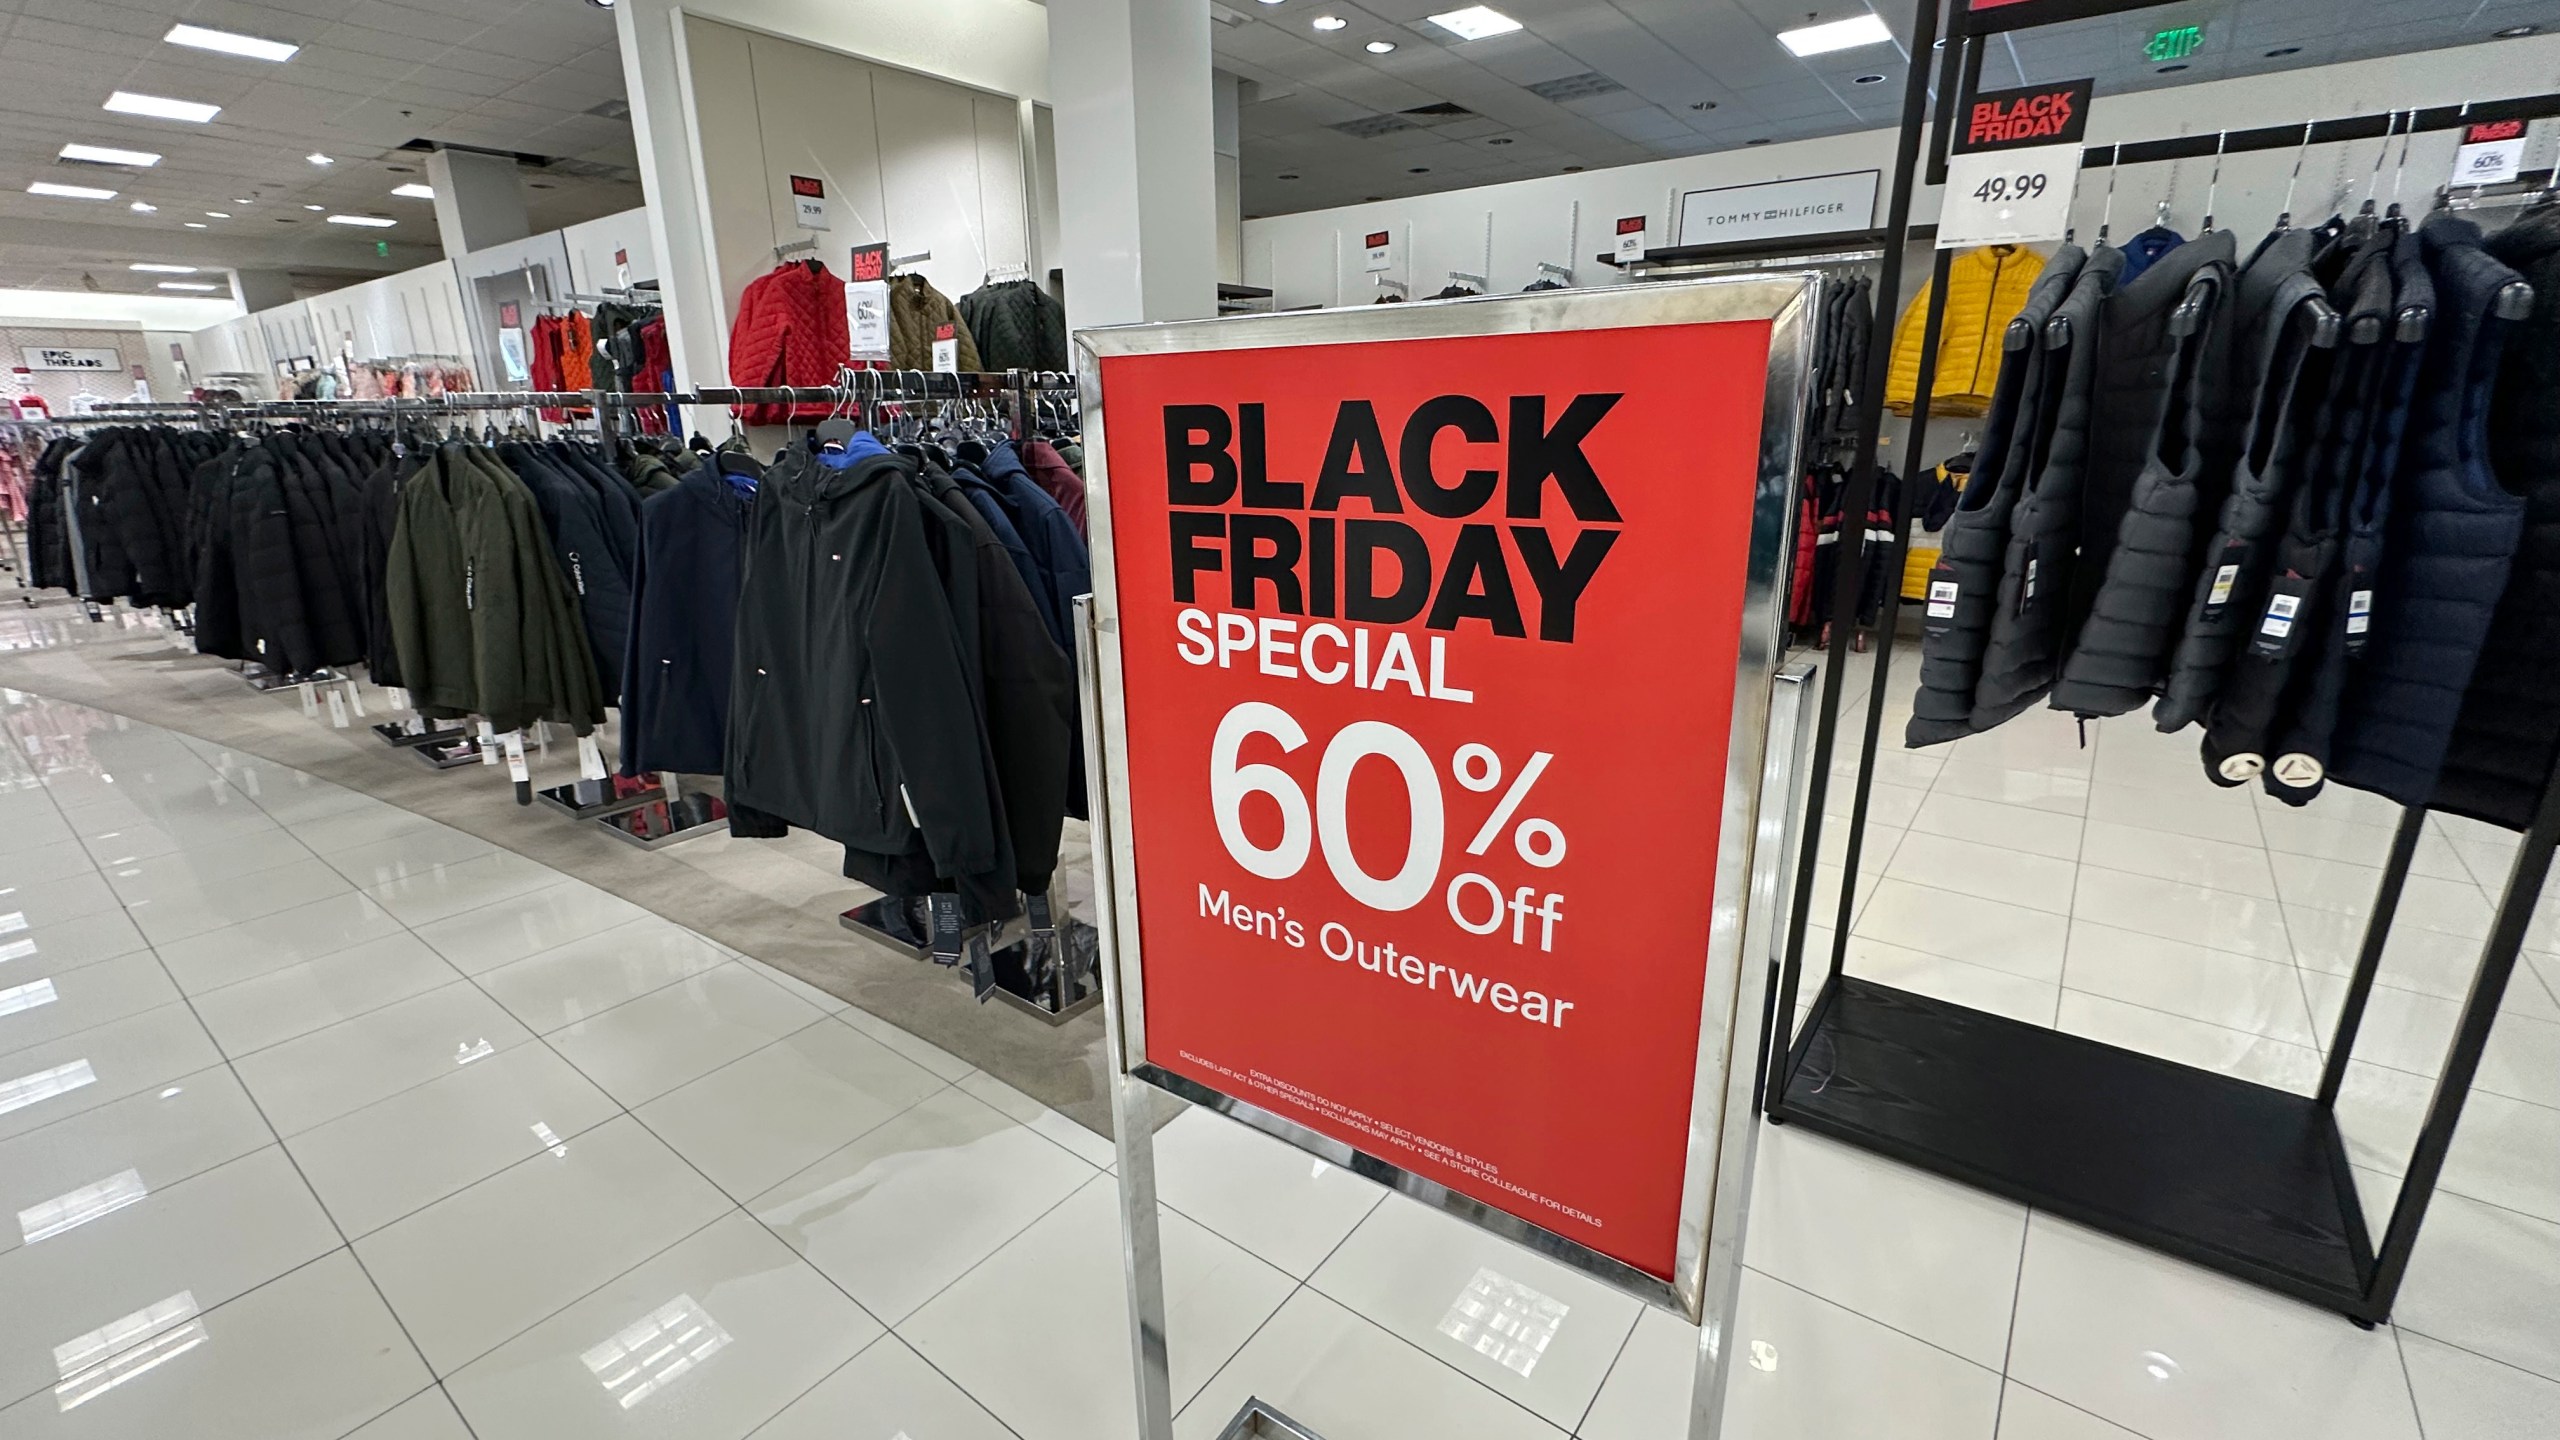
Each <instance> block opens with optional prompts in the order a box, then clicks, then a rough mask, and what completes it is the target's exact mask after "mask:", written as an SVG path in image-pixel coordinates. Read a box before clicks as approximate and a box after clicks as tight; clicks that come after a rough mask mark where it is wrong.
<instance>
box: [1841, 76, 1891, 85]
mask: <svg viewBox="0 0 2560 1440" xmlns="http://www.w3.org/2000/svg"><path fill="white" fill-rule="evenodd" d="M1849 83H1850V84H1852V85H1881V84H1883V83H1884V77H1883V76H1881V75H1861V76H1859V77H1858V78H1857V79H1855V80H1852V81H1850V82H1849Z"/></svg>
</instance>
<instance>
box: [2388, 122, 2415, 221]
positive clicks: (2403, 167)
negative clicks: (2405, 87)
mask: <svg viewBox="0 0 2560 1440" xmlns="http://www.w3.org/2000/svg"><path fill="white" fill-rule="evenodd" d="M2417 133H2418V112H2417V111H2416V110H2411V111H2410V112H2409V128H2408V129H2406V130H2403V131H2401V132H2400V163H2399V164H2397V165H2395V166H2393V167H2392V168H2391V208H2390V209H2389V210H2387V211H2385V212H2383V217H2382V223H2384V224H2385V225H2388V226H2390V227H2392V228H2393V229H2395V230H2400V229H2406V228H2407V227H2408V223H2409V222H2408V219H2407V217H2405V216H2403V215H2402V214H2401V213H2400V182H2401V181H2402V180H2403V179H2404V178H2406V177H2407V175H2408V173H2409V142H2410V140H2411V139H2413V138H2414V137H2415V136H2416V135H2417ZM2383 145H2384V148H2386V149H2388V148H2389V147H2390V139H2389V137H2387V136H2386V137H2384V140H2383Z"/></svg>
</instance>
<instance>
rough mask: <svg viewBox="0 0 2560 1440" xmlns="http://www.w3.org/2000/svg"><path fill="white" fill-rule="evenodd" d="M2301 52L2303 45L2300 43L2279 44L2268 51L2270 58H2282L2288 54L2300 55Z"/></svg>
mask: <svg viewBox="0 0 2560 1440" xmlns="http://www.w3.org/2000/svg"><path fill="white" fill-rule="evenodd" d="M2301 53H2302V47H2301V46H2299V45H2279V46H2277V47H2276V48H2274V49H2273V50H2270V51H2268V52H2267V58H2268V59H2270V60H2281V59H2283V58H2284V57H2286V56H2287V55H2299V54H2301Z"/></svg>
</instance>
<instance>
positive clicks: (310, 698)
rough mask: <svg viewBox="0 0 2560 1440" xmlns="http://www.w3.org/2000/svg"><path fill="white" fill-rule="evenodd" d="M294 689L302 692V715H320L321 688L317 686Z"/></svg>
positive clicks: (303, 686)
mask: <svg viewBox="0 0 2560 1440" xmlns="http://www.w3.org/2000/svg"><path fill="white" fill-rule="evenodd" d="M294 688H295V689H297V690H300V691H301V692H302V713H303V714H305V715H317V714H319V713H320V694H319V691H320V687H319V686H317V685H297V686H295V687H294Z"/></svg>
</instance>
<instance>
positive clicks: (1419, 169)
mask: <svg viewBox="0 0 2560 1440" xmlns="http://www.w3.org/2000/svg"><path fill="white" fill-rule="evenodd" d="M1404 173H1406V174H1407V175H1428V174H1430V173H1431V167H1430V166H1428V165H1416V166H1414V167H1413V168H1411V169H1409V170H1407V171H1405V172H1404Z"/></svg>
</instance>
